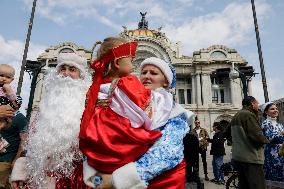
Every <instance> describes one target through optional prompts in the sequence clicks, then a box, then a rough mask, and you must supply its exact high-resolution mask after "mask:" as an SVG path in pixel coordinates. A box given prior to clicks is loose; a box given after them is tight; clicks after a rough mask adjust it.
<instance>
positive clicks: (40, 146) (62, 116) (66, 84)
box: [27, 73, 90, 188]
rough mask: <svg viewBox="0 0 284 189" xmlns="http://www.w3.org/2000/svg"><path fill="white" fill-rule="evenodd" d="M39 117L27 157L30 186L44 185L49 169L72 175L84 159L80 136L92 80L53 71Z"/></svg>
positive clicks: (31, 137)
mask: <svg viewBox="0 0 284 189" xmlns="http://www.w3.org/2000/svg"><path fill="white" fill-rule="evenodd" d="M45 82H46V86H45V87H46V93H45V96H44V97H43V99H42V100H41V104H40V108H39V113H38V116H36V120H35V121H34V123H33V124H31V125H30V127H31V128H30V131H29V138H28V145H27V157H28V158H29V160H28V166H27V167H28V171H29V175H30V183H29V184H30V185H31V186H34V187H35V188H42V186H43V185H44V184H45V183H46V179H45V178H46V174H47V173H48V172H53V173H60V174H61V175H63V176H64V177H70V176H71V175H72V173H73V171H74V168H75V167H74V162H76V161H81V160H82V154H81V152H80V151H79V140H78V135H79V131H80V122H81V116H82V113H83V110H84V107H85V94H86V92H87V90H88V88H89V85H90V83H89V82H88V81H85V80H81V79H80V80H73V79H71V78H69V77H66V78H63V77H61V76H58V75H56V74H55V73H51V74H49V75H48V76H47V78H46V80H45Z"/></svg>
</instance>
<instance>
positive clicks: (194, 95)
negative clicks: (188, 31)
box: [33, 18, 251, 131]
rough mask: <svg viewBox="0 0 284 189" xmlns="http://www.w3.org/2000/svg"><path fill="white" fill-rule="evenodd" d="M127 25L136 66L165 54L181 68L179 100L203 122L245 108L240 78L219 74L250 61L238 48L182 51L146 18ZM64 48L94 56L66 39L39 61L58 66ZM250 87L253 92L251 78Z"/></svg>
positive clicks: (39, 91)
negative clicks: (134, 47) (134, 42)
mask: <svg viewBox="0 0 284 189" xmlns="http://www.w3.org/2000/svg"><path fill="white" fill-rule="evenodd" d="M123 28H124V31H123V32H121V33H120V34H119V35H120V36H122V37H124V38H126V39H129V40H137V41H138V44H139V46H138V49H137V57H136V59H135V60H134V64H135V65H136V66H138V65H139V63H140V62H141V61H142V60H144V59H145V58H148V57H152V56H155V57H159V58H162V59H164V60H166V61H168V62H171V63H172V64H173V65H174V67H175V68H176V71H177V87H176V89H175V98H176V101H177V102H178V103H180V104H183V105H184V107H185V108H187V109H189V110H192V111H194V112H195V113H196V114H197V115H198V117H199V119H200V121H201V124H202V126H204V127H207V128H208V130H210V131H212V124H213V123H214V122H215V121H222V123H224V124H226V123H227V122H228V121H230V119H231V117H232V116H233V115H234V114H235V113H236V112H237V111H238V110H239V109H240V108H241V100H242V98H243V93H242V85H241V82H240V79H239V78H238V79H235V80H231V79H230V78H229V77H228V75H224V76H222V75H221V76H220V75H216V71H217V70H218V69H222V68H231V67H232V64H233V63H234V64H235V66H245V65H247V62H246V60H245V59H243V58H242V57H241V55H240V54H239V53H238V52H237V51H236V50H235V49H231V48H229V47H226V46H223V45H212V46H210V47H208V48H204V49H200V50H197V51H195V52H193V54H192V55H182V54H181V53H180V44H179V43H172V42H171V41H170V39H168V38H167V37H166V34H165V33H163V32H162V31H161V29H157V30H152V29H148V23H147V21H146V20H145V18H142V20H141V21H140V22H139V25H138V29H134V30H128V29H127V28H126V27H123ZM62 51H63V52H68V51H76V52H77V53H79V54H80V55H82V56H85V57H86V58H87V59H88V61H90V58H91V52H90V50H87V49H85V48H83V47H79V46H77V45H76V44H74V43H62V44H59V45H56V46H52V47H50V48H48V49H46V50H45V52H44V53H42V54H41V55H40V56H39V57H38V61H39V62H45V63H46V67H54V66H55V65H56V62H55V61H56V58H57V55H58V53H60V52H62ZM46 67H45V68H46ZM43 79H44V69H43V71H42V73H41V74H40V76H39V78H38V83H37V87H36V92H35V98H34V100H33V109H36V108H37V106H38V103H39V101H40V99H41V95H42V94H43V91H42V80H43ZM216 84H217V85H218V88H216ZM248 89H249V90H248V91H249V94H250V92H251V88H250V82H249V84H248Z"/></svg>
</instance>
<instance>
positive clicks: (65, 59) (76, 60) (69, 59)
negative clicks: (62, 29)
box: [56, 53, 87, 77]
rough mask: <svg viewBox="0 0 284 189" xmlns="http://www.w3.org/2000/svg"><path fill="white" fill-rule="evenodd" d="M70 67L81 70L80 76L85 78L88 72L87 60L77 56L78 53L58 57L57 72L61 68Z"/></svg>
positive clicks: (61, 54)
mask: <svg viewBox="0 0 284 189" xmlns="http://www.w3.org/2000/svg"><path fill="white" fill-rule="evenodd" d="M62 65H69V66H74V67H76V68H78V69H79V70H80V74H81V76H83V77H86V75H84V74H85V73H86V70H87V59H86V58H84V57H81V56H79V55H77V54H76V53H60V54H58V57H57V66H56V70H57V71H59V68H60V66H62Z"/></svg>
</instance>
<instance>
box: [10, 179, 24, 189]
mask: <svg viewBox="0 0 284 189" xmlns="http://www.w3.org/2000/svg"><path fill="white" fill-rule="evenodd" d="M24 186H25V182H23V181H20V180H19V181H12V188H13V189H21V188H24Z"/></svg>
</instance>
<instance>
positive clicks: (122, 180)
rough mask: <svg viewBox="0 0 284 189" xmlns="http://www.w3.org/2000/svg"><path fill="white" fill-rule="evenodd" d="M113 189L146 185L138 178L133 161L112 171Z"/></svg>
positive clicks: (128, 188) (130, 188) (137, 187)
mask: <svg viewBox="0 0 284 189" xmlns="http://www.w3.org/2000/svg"><path fill="white" fill-rule="evenodd" d="M112 181H113V186H114V188H115V189H145V188H147V185H146V184H145V182H144V181H143V180H141V179H140V177H139V175H138V173H137V170H136V166H135V164H134V163H133V162H131V163H128V164H126V165H124V166H123V167H120V168H119V169H117V170H115V171H114V172H113V173H112Z"/></svg>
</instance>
